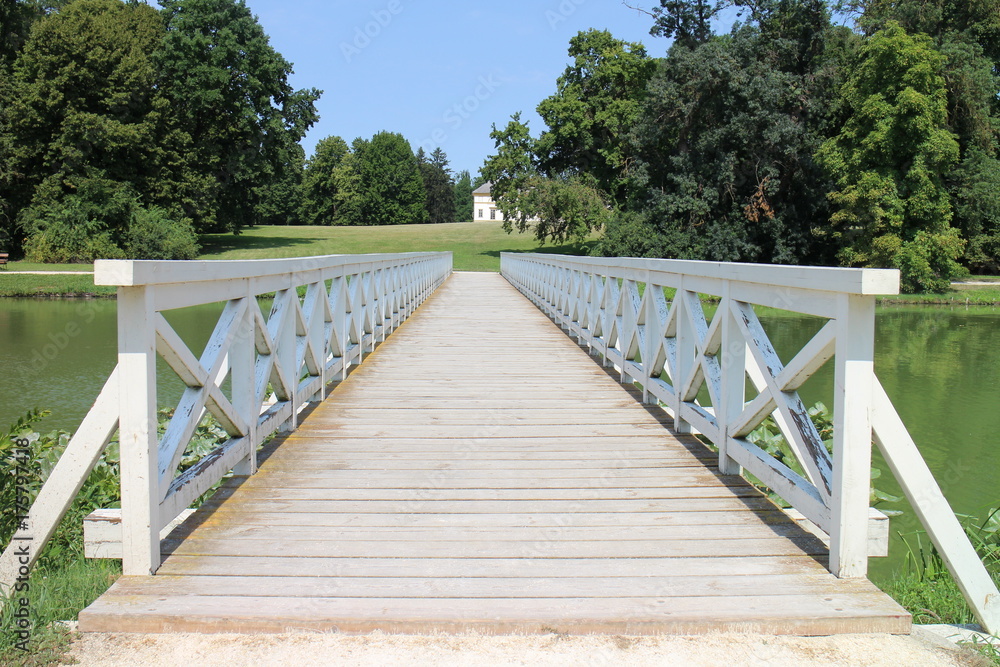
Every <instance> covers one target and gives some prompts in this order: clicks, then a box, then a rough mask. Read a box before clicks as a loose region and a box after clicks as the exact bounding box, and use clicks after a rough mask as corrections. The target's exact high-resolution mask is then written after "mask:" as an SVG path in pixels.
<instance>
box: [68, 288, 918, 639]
mask: <svg viewBox="0 0 1000 667" xmlns="http://www.w3.org/2000/svg"><path fill="white" fill-rule="evenodd" d="M553 364H557V365H558V367H559V373H558V374H554V373H552V372H551V369H552V365H553ZM669 423H670V420H669V418H667V417H666V416H665V415H663V414H662V413H660V412H659V411H658V410H656V409H654V408H647V407H644V406H642V405H641V404H640V403H639V402H637V401H636V399H635V396H634V395H633V394H632V393H631V392H630V390H628V389H626V388H625V387H623V386H622V385H620V384H618V383H617V382H616V381H615V379H614V378H613V377H612V376H611V375H609V374H608V373H607V372H605V371H604V370H603V369H602V368H601V367H600V365H599V364H597V363H595V361H594V360H593V359H592V358H590V357H588V355H587V353H586V352H585V351H583V350H581V348H579V347H578V346H577V345H576V344H575V343H574V342H573V341H572V340H571V339H569V338H568V337H567V336H566V335H565V334H564V333H562V332H561V331H560V330H559V329H558V328H557V327H556V326H555V325H554V324H553V323H552V322H551V321H550V320H548V319H547V318H546V317H545V316H544V315H542V314H541V313H540V312H539V311H538V310H537V309H536V308H535V307H534V306H532V305H531V304H530V303H529V302H528V301H527V300H526V299H525V298H523V297H522V296H521V295H520V294H518V293H517V291H516V290H514V289H513V288H512V287H511V286H510V285H508V284H507V282H506V281H505V280H503V278H501V277H500V276H498V275H496V274H463V273H458V274H455V275H453V276H452V277H451V278H450V279H449V280H448V281H447V282H446V283H445V285H444V286H443V287H442V288H441V289H440V290H439V291H438V292H437V293H436V294H435V295H434V296H432V297H431V298H430V299H429V300H428V301H427V302H426V303H425V304H424V305H423V306H422V307H421V309H420V310H419V311H418V312H417V313H416V314H415V315H414V316H413V317H412V318H411V319H410V320H409V321H408V322H407V323H406V324H404V325H403V326H402V327H401V328H400V329H399V330H398V331H397V332H396V333H394V334H393V335H392V336H391V337H390V338H389V340H388V341H387V342H386V343H384V344H383V345H382V346H380V347H379V348H378V349H377V350H376V352H375V353H374V354H373V355H371V357H370V358H369V359H368V360H367V361H365V363H364V364H363V365H362V366H361V367H360V368H359V369H357V370H356V371H355V372H354V373H353V374H352V375H351V376H350V377H349V378H348V379H347V380H346V381H345V382H343V383H341V384H340V385H338V386H337V387H336V389H335V390H334V391H333V392H332V395H331V397H330V399H329V400H327V401H326V402H325V403H324V404H322V405H321V406H319V407H318V408H316V409H315V410H314V411H313V412H312V414H310V415H309V416H308V418H307V419H306V420H305V422H304V424H302V425H301V426H300V428H299V430H298V431H296V432H295V433H294V434H292V435H290V436H288V437H286V438H284V439H283V440H282V441H281V442H280V443H278V444H277V446H274V447H272V448H271V449H270V454H269V456H268V458H267V459H266V461H265V462H264V463H263V464H262V465H261V469H260V471H259V473H258V474H257V475H255V476H253V477H250V478H240V479H236V480H233V481H231V482H229V483H227V484H226V485H225V487H224V488H223V489H222V490H220V492H218V493H217V494H216V496H215V497H214V498H213V499H212V500H211V501H210V502H209V503H207V504H206V505H205V506H204V507H203V508H202V509H201V510H199V511H198V512H197V513H195V515H194V516H192V517H191V519H190V520H189V521H188V522H187V523H186V524H185V525H183V526H181V528H179V529H178V530H177V531H175V533H174V534H173V535H172V536H171V538H169V539H168V540H166V541H165V542H164V555H165V560H164V563H163V566H162V567H161V569H160V570H159V572H158V574H157V575H156V576H152V577H123V578H122V579H121V580H119V581H118V582H117V583H116V584H115V585H114V586H112V588H111V589H110V590H109V591H108V592H107V593H106V594H105V595H103V596H102V597H101V598H100V599H99V600H98V601H96V602H95V603H94V604H93V605H91V606H90V607H89V608H88V609H86V610H85V611H84V612H82V613H81V614H80V629H81V630H84V631H133V632H174V631H196V632H273V631H284V630H288V629H310V630H336V631H342V632H364V631H370V630H375V629H381V630H384V631H387V632H428V631H431V632H433V631H445V632H458V631H466V630H476V631H482V632H569V633H585V632H615V633H628V634H641V633H659V632H669V633H701V632H711V631H723V630H728V631H733V630H736V631H748V632H763V633H776V634H782V633H790V634H830V633H839V632H893V633H906V632H909V627H910V626H909V622H910V618H909V615H908V614H907V613H906V612H905V611H904V610H903V609H902V608H900V607H899V606H898V605H897V604H896V603H894V602H893V601H892V600H890V599H889V598H888V597H887V596H885V595H884V594H882V593H881V592H879V591H878V590H877V589H876V588H875V587H874V586H873V585H872V584H870V583H869V582H868V581H866V580H838V579H837V578H835V577H834V576H833V575H831V574H829V573H828V572H827V571H826V569H825V568H824V566H823V563H824V562H825V558H826V551H825V548H824V547H823V545H822V544H821V543H820V542H818V541H817V540H816V539H815V538H813V537H811V536H810V535H808V534H807V533H805V532H803V531H802V530H800V529H799V528H798V527H797V526H796V525H795V524H794V523H793V522H792V521H790V520H789V519H788V518H787V517H786V515H785V514H784V513H782V512H781V511H779V510H777V509H776V508H775V507H774V506H773V505H772V504H771V503H770V502H769V501H768V500H767V499H766V498H764V497H762V496H761V494H760V493H758V492H757V491H755V490H754V489H753V488H752V487H750V486H749V485H748V484H747V483H746V482H745V481H743V480H742V479H741V478H739V477H727V476H722V475H720V474H719V473H718V471H717V469H716V467H715V460H714V456H713V455H712V453H711V452H710V451H709V450H708V449H707V448H705V447H704V446H703V445H701V444H700V443H699V442H698V441H697V440H695V439H693V438H691V437H677V436H675V435H673V434H671V432H670V431H668V430H667V425H669Z"/></svg>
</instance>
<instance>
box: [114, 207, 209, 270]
mask: <svg viewBox="0 0 1000 667" xmlns="http://www.w3.org/2000/svg"><path fill="white" fill-rule="evenodd" d="M123 247H124V248H125V256H126V257H128V258H129V259H194V258H195V257H197V256H198V236H197V234H195V231H194V227H193V226H192V225H191V221H190V220H188V219H187V218H177V219H174V218H172V217H170V215H169V214H168V213H167V211H165V210H163V209H162V208H159V207H158V206H152V207H150V208H143V207H140V206H137V207H135V209H134V210H133V212H132V216H131V220H130V221H129V226H128V230H127V231H126V232H125V239H124V243H123Z"/></svg>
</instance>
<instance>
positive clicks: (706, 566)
mask: <svg viewBox="0 0 1000 667" xmlns="http://www.w3.org/2000/svg"><path fill="white" fill-rule="evenodd" d="M725 562H726V574H728V575H732V576H748V577H757V576H763V575H781V574H784V575H795V574H798V575H822V576H829V573H828V572H827V571H826V568H825V567H823V563H822V559H813V558H812V557H810V556H806V555H805V554H799V555H795V556H741V557H740V558H728V559H726V561H725ZM718 563H719V559H717V558H615V559H600V558H558V559H557V558H476V559H463V558H382V557H379V558H365V559H363V560H359V559H354V558H336V557H334V558H284V557H280V556H271V557H267V556H252V557H247V556H216V557H214V558H202V557H198V556H194V557H192V556H181V555H174V556H171V557H170V558H168V559H167V560H166V561H165V562H164V563H163V566H162V567H161V568H160V571H159V573H160V574H172V575H194V576H198V577H200V576H207V575H232V574H234V573H240V574H243V575H247V576H251V575H253V576H275V577H276V576H301V577H323V576H338V577H356V578H359V579H365V578H369V577H383V578H384V577H398V578H403V577H408V578H412V577H454V578H458V579H465V578H469V577H482V576H484V575H488V576H491V577H498V578H506V579H514V578H523V577H528V578H546V579H566V578H571V579H582V578H591V577H596V578H606V577H676V576H688V577H694V576H712V575H716V574H718V567H719V565H718ZM190 581H191V582H193V583H192V585H196V583H195V582H197V581H199V579H195V578H192V579H191V580H190Z"/></svg>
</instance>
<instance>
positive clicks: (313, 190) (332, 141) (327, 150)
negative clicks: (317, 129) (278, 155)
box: [300, 136, 351, 225]
mask: <svg viewBox="0 0 1000 667" xmlns="http://www.w3.org/2000/svg"><path fill="white" fill-rule="evenodd" d="M350 150H351V149H350V147H348V145H347V142H346V141H344V140H343V139H341V138H340V137H337V136H332V137H327V138H325V139H321V140H320V141H319V143H317V144H316V150H315V152H314V153H313V156H312V157H311V158H309V161H308V162H306V168H305V175H304V176H303V179H302V209H301V213H300V216H301V218H302V221H303V222H304V223H305V224H307V225H334V224H338V218H339V217H340V216H339V215H338V213H342V212H339V211H338V204H339V201H338V197H337V194H338V189H337V182H336V179H335V177H334V176H335V174H336V170H337V168H338V167H340V166H341V165H342V164H344V160H345V158H346V157H347V156H348V155H349V154H350Z"/></svg>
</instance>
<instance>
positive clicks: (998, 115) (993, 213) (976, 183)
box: [859, 0, 1000, 272]
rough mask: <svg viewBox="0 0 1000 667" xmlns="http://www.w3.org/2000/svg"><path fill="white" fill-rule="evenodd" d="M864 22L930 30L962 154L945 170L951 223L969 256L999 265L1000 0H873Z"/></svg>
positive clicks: (983, 267)
mask: <svg viewBox="0 0 1000 667" xmlns="http://www.w3.org/2000/svg"><path fill="white" fill-rule="evenodd" d="M863 10H864V11H863V13H862V14H861V16H860V18H859V24H860V25H861V27H862V29H863V30H865V31H866V32H867V33H868V34H872V33H874V32H875V31H877V30H878V29H880V28H883V27H885V26H886V25H887V24H888V22H889V21H896V22H898V23H899V24H900V25H901V26H902V27H903V28H904V29H905V30H906V31H907V32H909V33H911V34H913V33H924V34H927V35H929V36H930V37H931V39H932V40H933V43H934V46H935V48H936V49H937V50H938V51H939V52H940V53H941V54H942V55H943V56H944V58H945V64H944V68H943V71H942V74H943V76H944V81H945V88H946V90H947V93H948V114H947V121H946V122H947V126H948V129H950V130H951V131H952V132H954V133H955V135H956V136H957V137H958V142H959V151H960V158H959V163H958V164H957V165H956V166H955V167H954V169H953V170H952V171H951V173H950V174H949V175H948V178H947V187H948V192H949V194H950V195H951V197H952V199H953V201H954V203H955V206H954V214H955V215H954V220H953V222H952V225H953V226H954V227H956V228H958V229H959V230H960V231H961V233H962V236H963V238H964V239H965V240H966V241H967V244H966V249H965V254H964V256H963V261H964V263H966V264H967V265H968V266H970V267H971V268H974V269H976V270H980V271H990V272H995V271H997V270H1000V259H998V258H1000V199H998V198H997V197H994V196H991V195H990V193H991V192H994V191H995V189H996V185H997V181H998V178H1000V95H998V91H1000V0H976V1H975V2H956V1H954V0H894V1H893V2H888V1H887V0H869V1H868V2H865V3H864V5H863Z"/></svg>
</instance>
